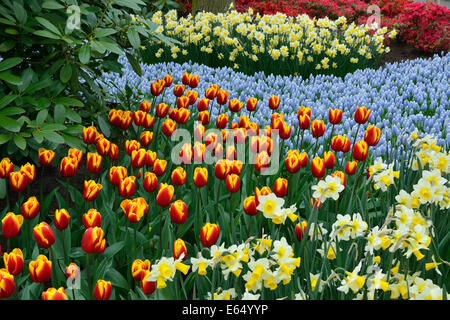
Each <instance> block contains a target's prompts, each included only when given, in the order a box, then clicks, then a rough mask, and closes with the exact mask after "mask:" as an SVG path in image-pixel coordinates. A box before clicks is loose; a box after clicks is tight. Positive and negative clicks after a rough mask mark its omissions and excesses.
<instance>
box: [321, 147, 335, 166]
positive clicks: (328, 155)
mask: <svg viewBox="0 0 450 320" xmlns="http://www.w3.org/2000/svg"><path fill="white" fill-rule="evenodd" d="M335 161H336V157H335V155H334V153H333V151H325V152H324V154H323V163H324V165H325V169H333V168H334V163H335Z"/></svg>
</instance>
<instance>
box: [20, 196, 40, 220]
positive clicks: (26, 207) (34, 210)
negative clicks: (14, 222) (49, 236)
mask: <svg viewBox="0 0 450 320" xmlns="http://www.w3.org/2000/svg"><path fill="white" fill-rule="evenodd" d="M20 211H21V213H22V216H23V217H24V218H25V219H27V220H31V219H34V218H35V217H36V216H37V214H38V213H39V202H38V201H37V199H36V197H29V198H28V200H27V201H26V202H24V203H23V204H22V206H21V208H20Z"/></svg>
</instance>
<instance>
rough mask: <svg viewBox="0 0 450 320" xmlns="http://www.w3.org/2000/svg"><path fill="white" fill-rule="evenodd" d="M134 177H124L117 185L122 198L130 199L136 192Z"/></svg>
mask: <svg viewBox="0 0 450 320" xmlns="http://www.w3.org/2000/svg"><path fill="white" fill-rule="evenodd" d="M135 181H136V177H135V176H129V177H125V178H124V179H123V180H122V181H121V182H120V185H119V193H120V196H121V197H123V198H130V197H131V196H132V195H133V194H134V192H135V191H136V182H135Z"/></svg>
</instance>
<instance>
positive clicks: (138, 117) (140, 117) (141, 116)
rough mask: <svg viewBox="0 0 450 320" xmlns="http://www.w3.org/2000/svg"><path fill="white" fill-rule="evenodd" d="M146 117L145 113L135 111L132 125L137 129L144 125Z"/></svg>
mask: <svg viewBox="0 0 450 320" xmlns="http://www.w3.org/2000/svg"><path fill="white" fill-rule="evenodd" d="M146 116H147V113H146V112H144V111H142V110H137V111H135V112H133V121H134V124H135V125H137V126H138V127H140V126H142V125H143V124H144V120H145V117H146Z"/></svg>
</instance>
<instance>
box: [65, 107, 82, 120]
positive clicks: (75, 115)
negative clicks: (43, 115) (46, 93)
mask: <svg viewBox="0 0 450 320" xmlns="http://www.w3.org/2000/svg"><path fill="white" fill-rule="evenodd" d="M66 117H67V119H69V120H70V121H73V122H77V123H80V122H81V116H80V115H79V114H78V113H77V112H75V111H74V110H72V109H71V108H69V107H66Z"/></svg>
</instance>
